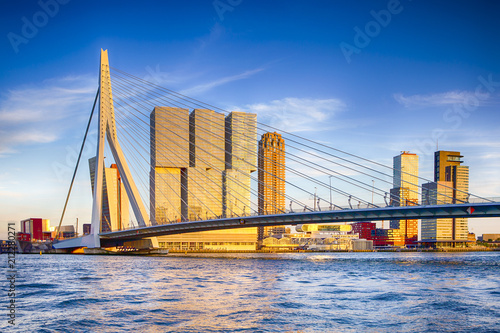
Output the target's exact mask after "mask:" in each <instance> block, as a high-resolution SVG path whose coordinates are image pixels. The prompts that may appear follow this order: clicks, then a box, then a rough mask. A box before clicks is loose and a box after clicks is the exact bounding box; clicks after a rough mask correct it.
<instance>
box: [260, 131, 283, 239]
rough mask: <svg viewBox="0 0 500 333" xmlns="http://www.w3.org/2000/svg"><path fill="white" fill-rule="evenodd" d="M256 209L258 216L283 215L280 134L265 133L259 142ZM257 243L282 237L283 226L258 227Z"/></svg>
mask: <svg viewBox="0 0 500 333" xmlns="http://www.w3.org/2000/svg"><path fill="white" fill-rule="evenodd" d="M258 166H259V168H258V169H259V171H258V176H259V178H258V179H259V181H258V207H259V214H260V215H267V214H282V213H285V141H284V140H283V138H282V137H281V134H278V133H276V132H274V133H269V132H268V133H265V134H263V135H262V137H261V139H260V141H259V152H258ZM258 230H259V241H260V240H263V239H264V238H266V237H269V236H271V235H282V234H284V233H285V226H273V227H259V229H258Z"/></svg>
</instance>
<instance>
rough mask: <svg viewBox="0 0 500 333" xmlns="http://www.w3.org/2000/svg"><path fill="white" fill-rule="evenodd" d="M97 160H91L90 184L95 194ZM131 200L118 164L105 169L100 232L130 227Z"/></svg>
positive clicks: (93, 158)
mask: <svg viewBox="0 0 500 333" xmlns="http://www.w3.org/2000/svg"><path fill="white" fill-rule="evenodd" d="M95 161H96V158H95V157H92V158H90V159H89V168H90V183H91V186H92V192H94V182H95V165H96V162H95ZM129 216H130V215H129V200H128V196H127V192H126V191H125V187H124V184H123V182H122V179H121V177H120V172H119V171H118V167H117V166H116V164H112V165H111V167H110V168H104V173H103V186H102V209H101V228H100V232H107V231H117V230H122V229H126V228H128V227H129Z"/></svg>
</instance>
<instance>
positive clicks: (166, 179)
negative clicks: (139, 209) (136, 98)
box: [150, 107, 189, 224]
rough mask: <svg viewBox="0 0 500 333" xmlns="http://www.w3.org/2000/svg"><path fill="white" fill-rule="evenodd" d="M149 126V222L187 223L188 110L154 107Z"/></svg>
mask: <svg viewBox="0 0 500 333" xmlns="http://www.w3.org/2000/svg"><path fill="white" fill-rule="evenodd" d="M150 125H151V133H150V134H151V135H150V145H151V148H150V149H151V154H150V156H151V172H150V220H151V222H152V223H153V224H155V223H158V224H166V223H175V222H181V221H185V220H187V219H188V216H187V215H188V212H187V204H186V201H187V198H186V196H187V188H186V184H185V182H186V181H187V168H188V167H189V110H188V109H183V108H174V107H155V108H154V110H153V111H152V112H151V115H150ZM183 199H184V200H183Z"/></svg>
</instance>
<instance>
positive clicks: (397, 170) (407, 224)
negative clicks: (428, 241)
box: [391, 151, 419, 244]
mask: <svg viewBox="0 0 500 333" xmlns="http://www.w3.org/2000/svg"><path fill="white" fill-rule="evenodd" d="M393 169H394V177H393V188H392V189H391V204H392V205H393V206H412V205H418V197H419V187H418V155H416V154H412V153H409V152H407V151H403V152H402V153H401V154H400V155H397V156H395V157H394V163H393ZM391 228H392V229H399V230H400V233H401V235H402V236H403V237H404V241H405V244H413V243H414V242H416V241H417V240H418V220H416V219H412V220H394V221H391Z"/></svg>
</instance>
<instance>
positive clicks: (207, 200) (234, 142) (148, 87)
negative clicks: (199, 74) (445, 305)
mask: <svg viewBox="0 0 500 333" xmlns="http://www.w3.org/2000/svg"><path fill="white" fill-rule="evenodd" d="M96 105H98V114H99V116H98V117H96V118H97V123H98V124H97V126H98V144H97V152H96V157H95V158H94V159H91V161H90V162H89V163H90V164H89V166H90V171H91V179H92V191H93V207H92V223H91V233H90V235H87V236H84V237H80V238H75V239H68V240H62V241H59V242H57V243H55V244H54V247H55V248H76V247H89V248H95V247H108V246H117V245H120V244H123V242H124V241H130V240H139V239H143V238H149V237H156V236H161V235H168V234H176V233H189V232H196V231H208V230H219V229H232V228H246V227H265V226H277V225H294V224H308V223H329V222H354V221H377V220H400V219H401V220H403V219H406V220H407V219H433V218H467V217H499V216H500V203H499V202H497V201H496V200H489V199H485V198H480V197H477V196H475V195H473V194H471V193H469V192H468V187H467V189H466V190H464V188H454V187H451V186H450V184H449V183H442V184H441V183H440V184H436V183H433V182H432V181H430V180H427V179H424V178H421V177H418V173H417V174H415V173H414V172H411V171H406V170H402V169H397V168H393V167H389V166H386V165H383V164H381V163H379V162H376V161H372V160H369V159H366V158H363V157H361V156H358V155H356V154H353V153H349V152H347V151H344V150H340V149H337V148H333V147H331V146H329V145H327V144H324V143H320V142H315V141H313V140H311V139H308V138H304V137H300V136H298V135H296V134H293V133H289V132H287V131H286V130H282V129H278V128H275V127H273V126H270V125H268V124H264V123H260V122H258V121H257V119H256V115H255V114H251V113H244V112H231V113H229V112H227V111H225V110H222V109H220V108H218V107H215V106H213V105H210V104H207V103H204V102H202V101H199V100H196V99H193V98H190V97H187V96H184V95H182V94H180V93H177V92H174V91H172V90H169V89H166V88H164V87H161V86H158V85H156V84H153V83H151V82H147V81H145V80H143V79H140V78H138V77H136V76H133V75H131V74H128V73H126V72H124V71H122V70H119V69H116V68H113V67H110V66H109V60H108V53H107V51H101V64H100V77H99V88H98V92H97V94H96V99H95V101H94V108H93V109H92V113H91V116H90V119H89V123H88V126H87V132H86V134H85V137H86V136H87V133H88V131H89V128H90V127H91V124H92V119H93V116H92V115H93V113H94V109H95V107H96ZM190 110H193V111H192V112H190ZM259 135H264V136H262V139H261V140H260V141H259V140H258V136H259ZM264 138H266V139H264ZM84 143H85V139H84V142H83V144H82V150H83V145H84ZM285 144H286V151H285ZM80 156H81V153H80ZM105 157H106V158H108V160H107V161H109V160H112V161H114V163H113V167H112V168H106V166H105V163H104V158H105ZM78 160H79V161H80V157H79V159H78ZM77 169H78V163H77V167H76V168H75V174H76V171H77ZM285 174H286V176H285ZM396 174H397V175H398V177H399V179H400V182H401V185H400V187H401V188H404V191H402V190H400V191H399V192H397V193H396V192H394V193H393V192H388V191H387V190H384V188H391V187H392V186H393V185H394V184H393V179H394V177H395V175H396ZM73 180H74V176H73ZM332 180H333V184H332ZM375 182H377V186H375ZM423 183H426V184H427V185H426V186H422V185H419V184H423ZM380 184H383V185H380ZM432 184H434V185H432ZM72 185H73V181H72V183H71V186H70V192H71V187H72ZM112 190H113V191H112ZM367 196H368V197H371V200H370V199H366V197H367ZM375 197H376V198H377V199H378V200H377V202H378V201H384V204H382V205H380V204H374V198H375ZM68 198H69V194H68ZM420 198H422V200H420ZM67 202H68V199H67V200H66V204H67ZM66 204H65V208H64V210H63V216H62V217H61V222H60V225H61V223H62V221H63V218H64V211H65V209H66ZM129 207H130V208H131V211H132V214H130V213H129ZM131 215H133V218H130V217H131Z"/></svg>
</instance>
